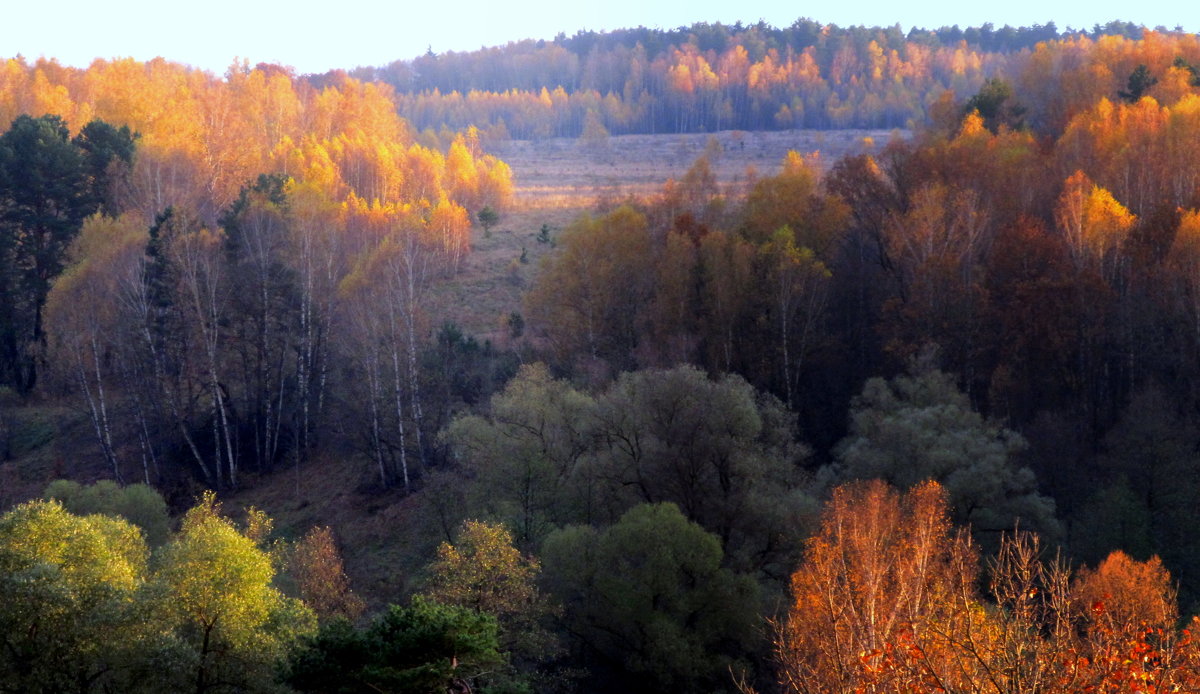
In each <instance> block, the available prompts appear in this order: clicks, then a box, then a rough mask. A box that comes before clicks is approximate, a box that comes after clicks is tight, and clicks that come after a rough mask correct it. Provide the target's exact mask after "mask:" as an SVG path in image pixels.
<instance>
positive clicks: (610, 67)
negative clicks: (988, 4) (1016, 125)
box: [317, 19, 1178, 139]
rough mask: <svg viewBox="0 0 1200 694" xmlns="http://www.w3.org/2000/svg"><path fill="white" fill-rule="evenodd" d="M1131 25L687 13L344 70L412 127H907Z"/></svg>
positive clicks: (511, 132)
mask: <svg viewBox="0 0 1200 694" xmlns="http://www.w3.org/2000/svg"><path fill="white" fill-rule="evenodd" d="M1160 31H1162V32H1165V31H1166V30H1165V29H1160ZM1144 33H1153V32H1146V31H1145V30H1144V29H1143V28H1142V27H1138V26H1134V25H1132V24H1128V23H1121V22H1112V23H1110V24H1108V25H1105V26H1102V27H1101V26H1096V27H1095V28H1094V29H1093V30H1092V31H1091V32H1085V31H1073V30H1067V31H1064V32H1059V31H1058V29H1057V28H1056V27H1055V26H1054V25H1053V23H1049V24H1047V25H1045V26H1036V25H1035V26H1033V27H1019V28H1013V27H1009V26H1005V27H1003V28H1001V29H998V30H997V29H995V28H994V27H992V26H991V25H984V26H982V27H978V28H975V27H971V28H968V29H966V30H960V29H959V28H958V27H943V28H941V29H937V30H933V31H928V30H924V29H916V28H914V29H913V30H911V31H909V32H908V33H907V34H905V33H903V32H902V31H901V30H900V28H899V27H898V26H894V27H886V28H881V27H848V28H842V27H837V26H834V25H829V26H823V25H821V24H818V23H816V22H813V21H811V20H807V19H801V20H798V21H797V22H795V23H793V24H792V25H791V26H789V27H786V28H776V27H772V26H770V25H767V24H763V23H759V24H754V25H749V26H742V25H740V24H735V25H732V26H726V25H722V24H712V25H710V24H696V25H693V26H691V27H682V28H680V29H677V30H667V31H663V30H650V29H645V28H639V29H631V30H620V31H614V32H608V33H596V32H580V33H578V34H576V35H575V36H573V37H570V38H567V37H565V36H560V37H559V38H557V39H556V40H554V41H552V42H545V41H522V42H516V43H510V44H507V45H505V46H500V47H493V48H486V49H480V50H478V51H472V52H464V53H455V52H449V53H444V54H441V55H434V54H432V53H429V54H426V55H424V56H421V57H418V58H415V59H413V60H410V61H396V62H393V63H391V64H389V65H386V66H382V67H377V68H359V69H357V70H355V71H354V72H353V73H352V74H353V75H355V76H356V77H360V78H362V79H367V80H378V81H382V82H386V83H387V84H390V85H392V86H393V87H394V88H395V89H396V92H397V97H396V98H397V103H398V106H399V109H400V113H401V114H402V115H403V116H404V117H405V118H407V119H408V120H409V121H410V122H412V123H413V125H414V126H415V127H417V128H419V129H425V128H432V129H433V130H435V131H437V130H439V129H441V128H444V127H445V128H450V129H463V128H466V127H468V126H472V125H474V126H476V127H478V128H480V129H481V130H483V131H484V132H485V133H486V134H487V135H488V136H489V137H493V138H496V139H505V138H508V137H513V138H517V139H537V138H544V137H576V136H578V135H580V134H581V133H583V132H584V131H585V130H589V129H590V131H591V132H597V131H598V130H600V129H603V130H604V131H607V132H609V133H612V134H626V133H677V132H705V131H709V132H712V131H717V130H730V129H742V130H774V129H787V128H893V127H895V128H911V127H914V126H915V125H917V124H920V123H923V122H924V121H925V120H926V118H927V116H928V115H929V114H930V112H931V111H932V110H934V105H935V104H936V103H937V100H938V98H939V96H940V95H941V94H942V93H943V92H947V91H949V92H953V93H954V94H957V95H959V96H960V98H961V97H962V96H963V95H967V94H971V93H974V92H975V91H976V90H977V89H978V88H979V86H980V84H981V83H982V82H983V80H984V79H986V78H989V77H997V76H1006V77H1008V78H1010V79H1012V78H1014V77H1015V76H1016V75H1018V74H1020V73H1021V72H1023V71H1024V70H1026V69H1027V68H1026V66H1027V64H1028V63H1029V61H1030V56H1031V55H1032V54H1033V53H1034V52H1035V51H1037V50H1040V49H1039V48H1038V46H1039V45H1041V44H1050V45H1051V46H1053V47H1054V51H1055V52H1056V53H1059V52H1064V51H1065V52H1067V53H1076V52H1078V51H1085V52H1086V51H1088V50H1089V49H1090V47H1091V46H1093V45H1094V44H1096V43H1097V42H1100V41H1107V42H1109V43H1114V42H1115V43H1118V44H1121V43H1126V42H1128V43H1136V42H1138V41H1140V40H1141V39H1142V38H1143V34H1144ZM1169 35H1170V36H1177V35H1178V34H1169ZM1098 62H1103V60H1100V61H1098ZM323 79H325V78H324V77H323V78H318V80H317V83H320V82H321V80H323Z"/></svg>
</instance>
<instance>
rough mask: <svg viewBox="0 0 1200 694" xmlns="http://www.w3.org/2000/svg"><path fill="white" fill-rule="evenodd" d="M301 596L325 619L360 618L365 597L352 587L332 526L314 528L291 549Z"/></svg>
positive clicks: (290, 564) (291, 567)
mask: <svg viewBox="0 0 1200 694" xmlns="http://www.w3.org/2000/svg"><path fill="white" fill-rule="evenodd" d="M289 569H290V570H291V574H292V577H293V578H294V579H295V580H296V586H297V588H298V589H299V591H300V597H301V598H302V599H303V600H304V602H305V603H307V604H308V606H309V607H311V608H312V609H313V611H314V612H316V613H317V616H319V617H321V618H322V619H328V618H331V617H345V618H347V619H350V620H354V619H357V618H358V617H359V615H361V614H362V612H363V609H364V607H365V606H364V605H363V601H362V600H361V599H360V598H359V597H358V596H357V595H355V594H354V591H352V590H351V589H350V579H349V578H348V577H347V576H346V571H345V569H344V568H343V566H342V555H341V552H339V551H338V548H337V543H336V541H335V540H334V538H333V530H332V529H331V528H330V527H329V526H324V527H320V528H313V529H312V530H309V531H308V533H306V534H305V535H304V537H303V538H301V540H300V541H299V542H297V543H296V546H295V547H294V548H293V549H292V554H291V558H290V562H289Z"/></svg>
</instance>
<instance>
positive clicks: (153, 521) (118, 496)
mask: <svg viewBox="0 0 1200 694" xmlns="http://www.w3.org/2000/svg"><path fill="white" fill-rule="evenodd" d="M44 496H45V497H46V498H47V499H52V500H55V501H58V502H60V503H61V504H62V505H63V508H65V509H66V510H67V511H70V512H71V513H74V514H75V515H78V516H86V515H91V514H93V513H101V514H104V515H106V516H119V517H121V518H124V519H125V520H127V521H129V522H130V523H133V524H134V525H136V526H137V527H139V528H141V530H142V533H143V534H144V536H145V538H146V542H147V543H149V545H150V546H151V547H158V546H160V545H162V544H163V543H164V542H166V541H167V535H168V534H169V533H170V524H171V518H170V516H169V515H168V514H167V502H166V501H164V500H163V498H162V495H161V494H159V493H158V492H157V491H155V489H154V488H153V487H150V486H148V485H145V484H130V485H126V486H124V487H122V486H120V485H118V484H117V483H116V482H113V481H111V480H101V481H99V482H96V483H95V484H90V485H87V486H84V485H81V484H79V483H78V482H75V481H72V480H55V481H53V482H51V483H50V484H49V485H48V486H47V487H46V491H45V494H44Z"/></svg>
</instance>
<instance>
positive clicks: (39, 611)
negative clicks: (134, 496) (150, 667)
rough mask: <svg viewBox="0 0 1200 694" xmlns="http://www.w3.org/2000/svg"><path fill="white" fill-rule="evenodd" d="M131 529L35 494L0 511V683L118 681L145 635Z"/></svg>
mask: <svg viewBox="0 0 1200 694" xmlns="http://www.w3.org/2000/svg"><path fill="white" fill-rule="evenodd" d="M147 555H148V551H147V548H146V543H145V542H144V541H143V540H142V538H141V534H140V533H139V531H138V529H137V528H135V527H134V526H132V525H130V524H129V523H127V522H125V521H123V520H120V519H116V518H110V517H107V516H100V515H91V516H86V517H84V516H76V515H73V514H71V513H68V512H67V511H66V510H65V509H64V508H63V507H62V505H61V504H59V503H58V502H57V501H34V502H30V503H26V504H22V505H20V506H17V507H16V508H14V509H13V510H11V511H9V512H8V513H6V514H4V515H3V516H2V517H0V691H4V692H27V693H31V694H33V693H37V692H46V693H47V694H49V693H50V692H67V691H70V692H91V691H104V690H107V689H110V688H112V687H116V688H117V689H124V688H125V687H124V686H123V685H121V684H120V683H121V682H122V680H121V675H122V674H123V673H127V672H128V671H129V666H130V665H131V664H132V662H133V661H134V660H136V658H137V655H138V654H139V652H140V649H141V647H142V646H143V645H144V644H145V643H146V640H147V638H149V636H150V631H149V628H148V627H147V621H146V620H145V619H144V617H145V614H144V613H143V612H142V611H141V610H139V609H138V606H137V604H136V603H135V600H136V599H137V596H138V595H139V592H140V591H141V590H142V587H143V581H144V578H145V572H146V562H147Z"/></svg>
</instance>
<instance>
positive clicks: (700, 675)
mask: <svg viewBox="0 0 1200 694" xmlns="http://www.w3.org/2000/svg"><path fill="white" fill-rule="evenodd" d="M542 557H543V560H544V562H545V567H546V576H547V579H548V584H549V586H550V590H551V592H552V594H553V595H554V596H555V597H557V598H558V599H560V600H561V601H562V603H563V605H564V609H565V614H564V616H563V620H564V622H565V627H566V629H567V631H568V632H569V633H570V634H572V636H573V637H574V638H575V639H576V640H577V641H578V642H579V644H580V645H581V646H582V647H583V648H584V649H585V650H586V651H587V652H589V653H590V654H592V655H593V657H594V662H595V663H596V665H597V669H598V670H599V669H600V668H603V667H605V666H606V665H607V666H610V667H607V668H606V669H607V672H598V673H597V674H600V675H601V676H603V675H605V674H607V675H608V676H609V677H611V678H613V681H612V682H611V688H612V689H613V690H614V691H615V690H620V691H676V692H698V691H712V690H713V689H714V688H715V687H719V686H720V683H725V682H728V678H729V673H730V668H734V669H735V670H738V669H740V668H741V665H742V661H741V659H742V658H743V657H745V655H746V653H747V652H748V651H750V650H753V648H754V647H755V629H754V625H755V622H756V620H757V614H758V589H757V586H756V585H755V582H754V581H753V579H751V578H750V577H748V576H744V575H740V574H737V573H734V572H732V571H730V570H729V569H726V568H723V567H722V566H721V561H722V558H723V554H722V552H721V543H720V541H719V540H718V539H717V537H716V536H715V535H713V534H711V533H708V532H705V530H704V529H703V528H701V527H700V526H699V525H697V524H695V523H693V522H691V521H689V520H688V519H687V518H686V517H684V515H683V514H682V513H680V511H679V508H678V507H677V506H675V505H674V504H669V503H663V504H643V505H641V506H637V507H635V508H633V509H631V510H630V511H629V512H628V513H626V514H625V515H624V516H622V517H621V519H620V521H619V522H617V523H616V524H615V525H613V526H611V527H608V528H606V529H604V530H596V529H595V528H592V527H588V526H570V527H567V528H564V529H563V530H560V531H558V532H556V533H554V534H553V535H551V536H550V537H548V538H547V539H546V543H545V546H544V550H543V552H542Z"/></svg>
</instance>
